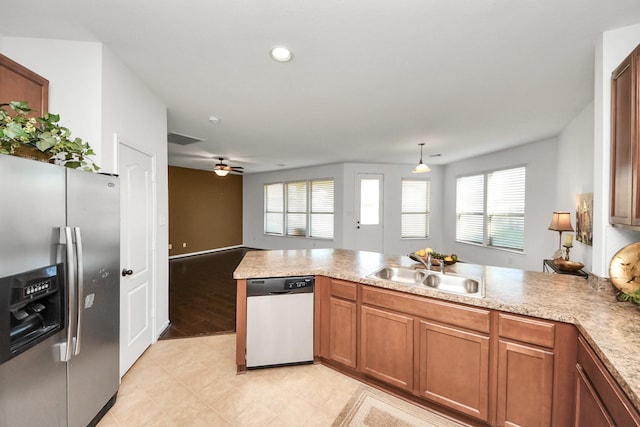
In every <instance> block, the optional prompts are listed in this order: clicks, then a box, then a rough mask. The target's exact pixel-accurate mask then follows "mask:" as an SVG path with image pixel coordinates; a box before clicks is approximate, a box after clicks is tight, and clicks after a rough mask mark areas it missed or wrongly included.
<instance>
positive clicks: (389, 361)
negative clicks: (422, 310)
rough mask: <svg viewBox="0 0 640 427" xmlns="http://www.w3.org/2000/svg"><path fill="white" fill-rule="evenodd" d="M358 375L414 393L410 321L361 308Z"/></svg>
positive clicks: (393, 314) (398, 316)
mask: <svg viewBox="0 0 640 427" xmlns="http://www.w3.org/2000/svg"><path fill="white" fill-rule="evenodd" d="M360 325H361V328H362V329H361V332H360V349H361V353H360V362H361V365H360V366H361V371H362V372H364V373H365V374H367V375H370V376H372V377H374V378H377V379H379V380H381V381H384V382H386V383H388V384H391V385H394V386H396V387H400V388H403V389H406V390H408V391H412V390H413V318H412V317H410V316H405V315H401V314H397V313H392V312H389V311H385V310H380V309H377V308H372V307H368V306H365V305H363V306H362V312H361V322H360Z"/></svg>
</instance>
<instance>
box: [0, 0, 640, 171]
mask: <svg viewBox="0 0 640 427" xmlns="http://www.w3.org/2000/svg"><path fill="white" fill-rule="evenodd" d="M2 1H3V2H8V0H2ZM8 7H9V6H6V7H4V8H3V9H5V10H7V8H8ZM10 8H11V10H12V16H14V17H17V18H16V19H11V20H9V19H3V22H2V26H1V27H0V34H1V35H4V36H16V37H45V38H58V39H69V40H86V41H100V42H102V43H104V44H105V45H106V46H108V47H109V49H111V50H112V51H113V52H114V53H115V54H116V55H117V56H118V57H120V58H121V59H122V61H123V62H124V63H125V64H126V65H127V66H128V67H129V68H130V69H131V70H132V71H133V72H134V73H135V74H137V75H138V76H139V77H140V78H141V79H142V80H144V81H145V82H146V84H147V85H148V86H149V87H150V88H151V90H153V91H154V92H155V93H156V94H157V95H158V97H159V98H160V99H162V101H163V102H164V103H165V104H166V106H167V109H168V130H169V132H174V133H178V134H182V135H187V136H191V137H195V138H198V139H201V140H202V141H201V142H197V143H195V144H192V145H188V146H180V145H175V144H169V163H170V164H171V165H175V166H182V167H189V168H196V169H209V170H212V169H213V166H214V164H215V163H216V162H217V160H216V159H215V158H216V157H219V156H222V157H224V158H226V159H229V161H228V162H227V163H229V164H230V165H232V166H244V168H245V171H246V172H248V173H251V172H261V171H269V170H278V169H289V168H295V167H303V166H309V165H319V164H330V163H336V162H364V163H399V164H415V163H417V161H418V159H419V153H420V151H419V147H418V144H419V143H422V142H424V143H426V145H425V147H424V162H425V163H427V164H447V163H450V162H453V161H457V160H461V159H465V158H469V157H474V156H477V155H481V154H484V153H488V152H492V151H496V150H500V149H503V148H507V147H511V146H516V145H520V144H524V143H528V142H533V141H537V140H541V139H545V138H548V137H553V136H555V135H557V134H558V133H559V132H560V131H561V130H562V129H563V128H564V127H565V126H566V125H567V124H568V123H569V122H570V121H571V119H573V118H574V117H575V116H576V115H577V114H578V113H579V112H580V111H581V110H582V109H583V108H584V107H585V106H586V105H587V104H588V103H589V102H590V101H591V100H592V99H593V61H594V49H595V43H596V41H597V39H598V37H599V36H600V34H601V33H602V32H603V31H607V30H611V29H615V28H619V27H623V26H626V25H631V24H636V23H639V22H640V1H638V0H606V1H605V0H394V1H390V0H367V1H363V0H304V1H301V0H245V1H243V0H184V1H168V0H164V1H158V0H136V1H131V0H110V1H99V0H57V1H56V2H55V7H53V6H52V4H51V2H50V1H48V0H31V1H22V2H11V6H10ZM276 45H284V46H287V47H289V48H290V49H291V50H292V51H293V53H294V60H293V61H291V62H289V63H278V62H275V61H273V60H272V59H271V58H270V57H269V51H270V49H271V47H273V46H276ZM210 116H215V117H217V118H218V119H219V122H218V123H217V124H214V123H211V122H210V120H209V117H210ZM437 154H439V155H440V156H439V157H433V156H434V155H437Z"/></svg>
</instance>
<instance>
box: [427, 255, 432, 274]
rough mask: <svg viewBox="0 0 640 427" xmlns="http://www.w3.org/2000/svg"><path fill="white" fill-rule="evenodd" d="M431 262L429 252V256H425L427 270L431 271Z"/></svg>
mask: <svg viewBox="0 0 640 427" xmlns="http://www.w3.org/2000/svg"><path fill="white" fill-rule="evenodd" d="M432 262H433V255H431V252H429V254H428V255H427V265H426V267H427V270H429V271H431V267H432V265H433V264H432Z"/></svg>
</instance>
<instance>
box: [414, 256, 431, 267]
mask: <svg viewBox="0 0 640 427" xmlns="http://www.w3.org/2000/svg"><path fill="white" fill-rule="evenodd" d="M409 258H411V259H412V260H414V261H417V262H419V263H420V264H422V265H424V268H426V269H427V270H431V254H429V258H427V262H424V259H422V257H419V256H418V255H416V254H414V253H410V254H409Z"/></svg>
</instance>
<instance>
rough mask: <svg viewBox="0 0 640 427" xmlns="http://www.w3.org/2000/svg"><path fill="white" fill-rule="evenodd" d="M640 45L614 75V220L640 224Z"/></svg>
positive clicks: (612, 172)
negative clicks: (639, 139)
mask: <svg viewBox="0 0 640 427" xmlns="http://www.w3.org/2000/svg"><path fill="white" fill-rule="evenodd" d="M639 73H640V46H638V47H636V48H635V50H634V51H633V52H631V54H630V55H629V56H628V57H627V58H625V60H624V61H622V63H621V64H620V65H619V66H618V68H616V69H615V70H614V71H613V73H612V75H611V200H610V207H609V222H610V223H611V224H620V225H629V226H640V174H639V173H638V168H639V162H638V156H639V154H640V150H639V149H638V145H639V142H638V137H639V135H640V131H639V126H640V119H639V117H638V113H639V111H638V102H639V101H640V84H639V82H638V80H639V78H640V74H639Z"/></svg>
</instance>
